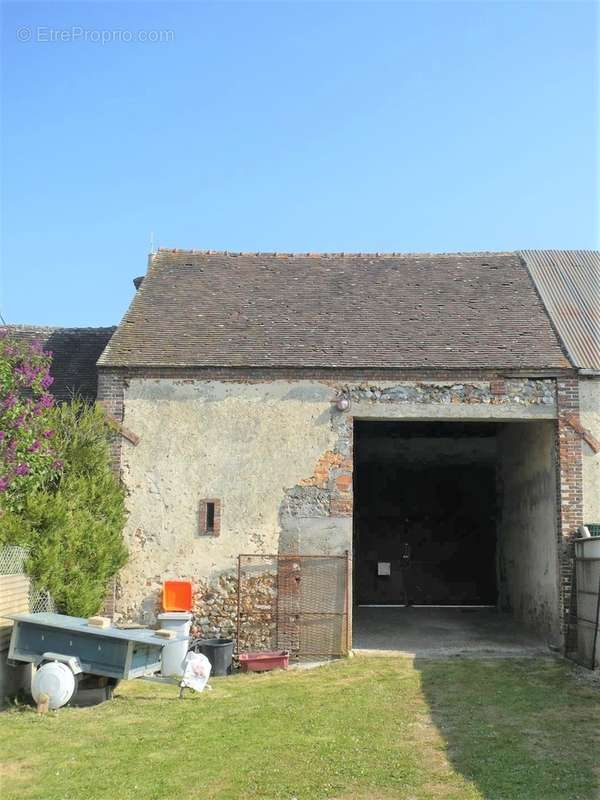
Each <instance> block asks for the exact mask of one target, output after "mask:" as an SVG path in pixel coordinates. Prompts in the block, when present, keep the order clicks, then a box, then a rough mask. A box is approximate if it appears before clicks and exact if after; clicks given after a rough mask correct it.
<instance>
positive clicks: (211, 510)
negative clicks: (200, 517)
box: [206, 503, 215, 533]
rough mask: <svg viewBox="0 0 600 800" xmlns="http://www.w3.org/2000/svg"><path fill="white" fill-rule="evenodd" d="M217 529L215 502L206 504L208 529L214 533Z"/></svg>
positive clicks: (208, 531)
mask: <svg viewBox="0 0 600 800" xmlns="http://www.w3.org/2000/svg"><path fill="white" fill-rule="evenodd" d="M214 530H215V504H214V503H207V504H206V531H207V533H213V532H214Z"/></svg>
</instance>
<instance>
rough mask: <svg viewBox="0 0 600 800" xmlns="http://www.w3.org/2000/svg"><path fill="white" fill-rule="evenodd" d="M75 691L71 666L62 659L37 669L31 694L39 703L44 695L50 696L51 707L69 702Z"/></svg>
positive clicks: (49, 703) (49, 704)
mask: <svg viewBox="0 0 600 800" xmlns="http://www.w3.org/2000/svg"><path fill="white" fill-rule="evenodd" d="M74 691H75V676H74V675H73V673H72V671H71V669H70V667H68V666H67V665H66V664H62V663H61V662H60V661H49V662H48V663H47V664H42V666H41V667H40V668H39V669H38V670H37V671H36V673H35V675H34V676H33V681H32V682H31V694H32V695H33V699H34V700H35V702H36V703H37V702H38V701H39V699H40V697H41V696H42V695H47V696H48V706H49V707H50V708H60V707H61V706H64V705H65V703H68V702H69V700H70V699H71V698H72V697H73V693H74Z"/></svg>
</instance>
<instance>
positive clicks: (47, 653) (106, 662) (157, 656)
mask: <svg viewBox="0 0 600 800" xmlns="http://www.w3.org/2000/svg"><path fill="white" fill-rule="evenodd" d="M8 618H9V619H12V620H13V621H14V627H13V630H12V635H11V640H10V648H9V651H8V659H9V662H13V663H15V662H22V661H25V662H29V663H31V664H35V665H36V666H39V665H40V664H42V663H43V662H45V661H60V662H62V663H65V664H68V666H69V667H70V668H71V670H72V671H73V672H74V673H75V674H88V675H97V676H104V677H106V678H111V679H113V680H114V681H115V682H116V681H118V680H129V679H131V678H140V677H142V676H145V675H152V674H154V673H155V672H158V671H159V670H160V668H161V653H162V649H163V647H165V646H167V645H169V644H173V642H174V641H180V640H182V639H183V638H187V637H182V636H177V637H176V638H175V639H163V638H161V637H160V636H156V631H152V630H145V629H134V630H122V629H120V628H116V627H114V626H112V625H111V626H109V627H107V628H98V627H95V626H93V625H90V624H89V623H88V621H87V620H86V619H81V618H79V617H68V616H65V615H63V614H48V613H40V614H12V615H10V616H9V617H8Z"/></svg>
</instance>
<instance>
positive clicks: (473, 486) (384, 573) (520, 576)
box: [353, 420, 559, 648]
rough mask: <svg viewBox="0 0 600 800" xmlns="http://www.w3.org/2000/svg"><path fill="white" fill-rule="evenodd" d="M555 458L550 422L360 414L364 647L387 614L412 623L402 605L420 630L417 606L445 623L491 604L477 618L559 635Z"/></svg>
mask: <svg viewBox="0 0 600 800" xmlns="http://www.w3.org/2000/svg"><path fill="white" fill-rule="evenodd" d="M554 459H555V440H554V428H553V424H552V422H549V421H539V422H538V421H532V422H501V421H498V422H466V421H460V422H458V421H457V422H454V421H404V420H377V421H374V420H355V423H354V517H353V519H354V544H353V556H354V583H353V593H354V602H355V606H356V609H355V626H354V629H355V637H354V639H355V646H357V647H358V648H360V647H361V646H363V645H362V643H361V636H363V634H365V633H368V630H367V628H370V629H371V631H372V630H373V629H375V628H377V626H378V625H379V624H380V623H381V621H382V620H383V619H384V618H386V619H389V620H393V621H394V622H393V624H394V625H395V626H396V627H397V625H398V622H399V621H400V622H401V621H402V620H403V619H408V617H407V616H406V615H405V616H402V612H401V611H398V610H396V611H393V609H399V608H410V609H412V616H411V618H410V619H411V623H410V624H411V626H412V631H413V633H415V634H416V635H417V636H418V632H419V625H420V622H419V619H418V618H415V611H416V610H417V609H419V608H429V609H433V608H439V609H440V612H439V614H437V615H436V614H435V613H434V612H432V611H431V610H430V611H427V612H426V613H425V612H424V613H423V619H424V620H428V621H429V623H431V624H433V626H434V629H435V628H436V625H437V626H438V628H440V630H441V629H445V630H446V631H448V630H451V629H452V627H453V620H454V619H455V617H456V619H457V620H458V621H459V624H458V627H459V628H460V625H461V624H462V623H460V620H462V619H464V620H469V624H471V622H470V621H471V620H473V621H474V620H475V619H476V618H475V616H473V614H475V613H476V612H475V609H482V611H481V613H480V614H479V616H478V618H477V620H478V621H477V624H479V622H480V620H485V619H486V614H487V615H488V619H490V620H491V618H492V615H494V614H497V613H498V612H507V614H510V616H506V617H505V618H504V619H505V622H506V625H509V626H511V625H512V626H513V628H514V623H515V621H519V622H521V623H523V624H524V625H525V626H528V627H529V629H530V630H535V631H536V632H537V633H539V634H542V635H544V636H546V637H547V638H553V637H552V635H551V634H552V632H554V634H556V631H557V629H558V626H557V619H558V613H559V609H558V557H557V546H556V541H557V540H556V528H555V525H556V521H555V520H556V484H555V460H554ZM453 608H454V609H456V611H451V609H453ZM486 609H487V610H486ZM469 612H471V616H470V617H469V616H468V614H469ZM386 614H387V617H385V615H386ZM452 614H454V615H455V616H452ZM438 617H439V620H438ZM450 617H452V619H450ZM442 618H443V620H444V621H443V622H441V620H442ZM494 624H495V623H494ZM361 626H362V627H361ZM476 627H477V625H476ZM492 627H493V626H492ZM361 631H362V633H361ZM379 633H380V634H381V633H382V631H381V630H380V631H379ZM500 634H503V631H499V635H500ZM474 636H475V638H476V639H481V638H482V637H481V631H479V632H478V631H476V632H475V634H474ZM483 638H485V637H483Z"/></svg>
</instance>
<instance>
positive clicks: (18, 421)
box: [0, 328, 62, 511]
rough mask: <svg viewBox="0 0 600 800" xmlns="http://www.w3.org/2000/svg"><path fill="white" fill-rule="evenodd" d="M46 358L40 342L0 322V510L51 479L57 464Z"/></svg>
mask: <svg viewBox="0 0 600 800" xmlns="http://www.w3.org/2000/svg"><path fill="white" fill-rule="evenodd" d="M51 361H52V353H47V352H45V351H44V350H43V348H42V346H41V343H40V342H31V343H29V342H24V341H20V340H17V339H14V338H13V337H11V336H10V335H9V332H8V329H7V328H0V511H1V510H2V509H10V510H18V509H19V508H22V506H23V502H24V498H25V496H26V495H27V493H28V492H31V491H35V490H36V489H37V488H40V487H41V486H46V485H49V484H51V483H52V481H54V480H55V479H56V478H57V476H58V474H59V473H60V470H61V469H62V466H61V461H60V459H57V457H56V453H55V451H54V447H53V445H52V441H51V439H52V429H51V427H50V423H49V415H50V411H51V409H52V407H53V406H54V397H53V396H52V395H51V394H50V393H49V391H48V389H49V388H50V386H51V385H52V383H53V378H52V376H51V375H50V365H51Z"/></svg>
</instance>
